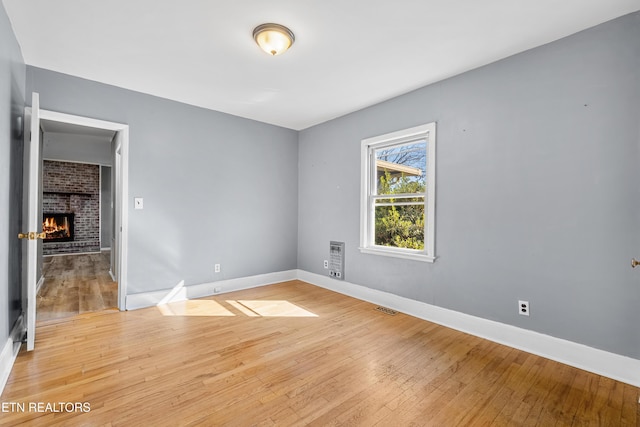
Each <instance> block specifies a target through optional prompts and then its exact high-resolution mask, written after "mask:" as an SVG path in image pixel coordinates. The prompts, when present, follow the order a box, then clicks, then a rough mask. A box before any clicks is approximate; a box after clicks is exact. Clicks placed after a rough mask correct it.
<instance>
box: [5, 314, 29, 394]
mask: <svg viewBox="0 0 640 427" xmlns="http://www.w3.org/2000/svg"><path fill="white" fill-rule="evenodd" d="M24 329H25V326H24V317H23V316H22V315H20V317H19V318H18V320H17V321H16V324H15V325H14V326H13V329H12V330H11V334H10V335H9V338H8V339H7V342H6V343H5V344H4V347H3V348H2V352H0V395H2V392H3V391H4V386H5V385H7V380H8V379H9V375H10V374H11V369H12V368H13V363H14V362H15V361H16V357H18V352H19V351H20V345H21V344H22V336H23V335H24Z"/></svg>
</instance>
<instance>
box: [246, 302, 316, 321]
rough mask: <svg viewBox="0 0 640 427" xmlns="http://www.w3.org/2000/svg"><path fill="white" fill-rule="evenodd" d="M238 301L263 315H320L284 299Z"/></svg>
mask: <svg viewBox="0 0 640 427" xmlns="http://www.w3.org/2000/svg"><path fill="white" fill-rule="evenodd" d="M237 302H238V303H239V304H242V305H243V306H244V307H246V308H247V309H249V310H251V311H252V312H254V313H256V314H258V315H259V316H263V317H318V315H317V314H314V313H312V312H310V311H308V310H305V309H304V308H302V307H299V306H297V305H295V304H293V303H291V302H289V301H284V300H237Z"/></svg>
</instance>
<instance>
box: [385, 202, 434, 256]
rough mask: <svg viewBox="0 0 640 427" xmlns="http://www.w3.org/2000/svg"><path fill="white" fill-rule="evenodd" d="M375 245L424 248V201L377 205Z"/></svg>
mask: <svg viewBox="0 0 640 427" xmlns="http://www.w3.org/2000/svg"><path fill="white" fill-rule="evenodd" d="M374 244H375V245H379V246H392V247H396V248H408V249H419V250H423V249H424V203H420V204H415V205H409V206H406V205H402V206H376V207H375V241H374Z"/></svg>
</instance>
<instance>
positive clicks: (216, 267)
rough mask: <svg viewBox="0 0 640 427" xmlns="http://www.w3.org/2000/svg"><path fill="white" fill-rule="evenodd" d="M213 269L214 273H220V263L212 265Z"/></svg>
mask: <svg viewBox="0 0 640 427" xmlns="http://www.w3.org/2000/svg"><path fill="white" fill-rule="evenodd" d="M214 271H215V272H216V273H220V264H216V265H215V266H214Z"/></svg>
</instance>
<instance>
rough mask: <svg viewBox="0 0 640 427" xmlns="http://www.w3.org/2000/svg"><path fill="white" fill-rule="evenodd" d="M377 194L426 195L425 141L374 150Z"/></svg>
mask: <svg viewBox="0 0 640 427" xmlns="http://www.w3.org/2000/svg"><path fill="white" fill-rule="evenodd" d="M374 153H375V162H376V166H375V167H376V191H375V194H405V193H424V191H425V186H426V170H427V143H426V141H424V140H421V141H417V142H411V143H408V144H401V145H395V146H393V147H387V148H380V149H376V150H374Z"/></svg>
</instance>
